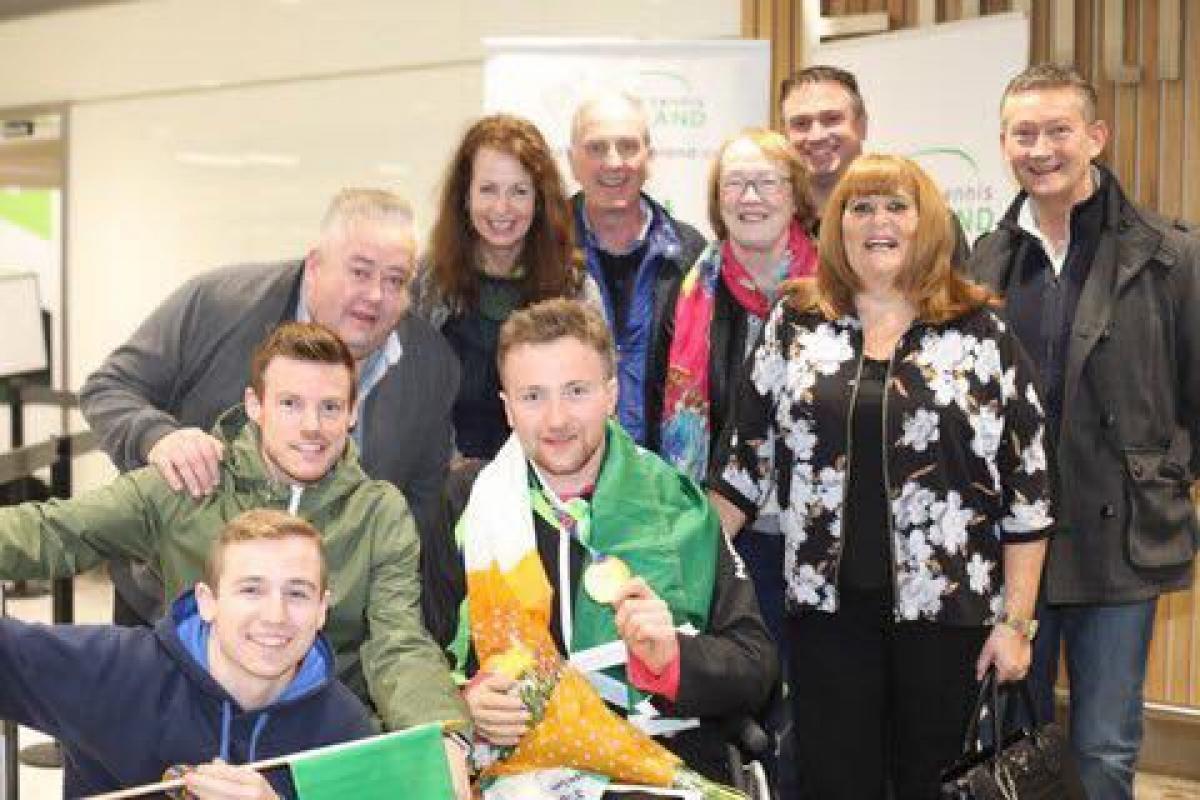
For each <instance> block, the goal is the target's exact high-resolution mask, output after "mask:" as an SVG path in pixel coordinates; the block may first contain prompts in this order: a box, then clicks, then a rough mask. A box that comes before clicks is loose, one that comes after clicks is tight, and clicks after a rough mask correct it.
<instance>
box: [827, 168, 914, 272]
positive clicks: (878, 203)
mask: <svg viewBox="0 0 1200 800" xmlns="http://www.w3.org/2000/svg"><path fill="white" fill-rule="evenodd" d="M919 219H920V215H919V214H918V213H917V203H916V200H915V199H914V198H913V196H912V195H911V194H909V193H908V192H906V191H904V190H903V189H901V190H897V191H896V192H895V193H894V194H870V195H861V196H856V197H849V198H847V199H846V206H845V209H844V210H843V211H842V242H843V244H844V246H845V248H846V261H847V262H848V263H849V264H850V268H851V269H852V270H853V271H854V273H855V274H856V275H857V276H858V278H859V280H861V281H862V284H863V287H864V288H865V289H871V288H873V287H886V288H893V287H895V286H896V284H897V278H899V277H900V275H901V274H902V273H903V272H904V270H905V268H906V267H907V266H908V263H909V259H910V258H911V257H912V255H911V253H912V249H913V240H914V239H915V237H916V233H917V223H918V222H919Z"/></svg>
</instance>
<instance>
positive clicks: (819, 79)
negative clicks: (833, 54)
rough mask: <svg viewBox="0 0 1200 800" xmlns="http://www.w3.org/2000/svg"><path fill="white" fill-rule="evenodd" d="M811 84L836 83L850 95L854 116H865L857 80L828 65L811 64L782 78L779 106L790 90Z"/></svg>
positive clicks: (846, 72)
mask: <svg viewBox="0 0 1200 800" xmlns="http://www.w3.org/2000/svg"><path fill="white" fill-rule="evenodd" d="M812 83H836V84H837V85H838V86H841V87H842V88H843V89H845V90H846V94H848V95H850V100H851V101H852V103H853V104H854V113H855V115H856V116H857V117H858V118H859V119H862V118H863V117H865V116H866V114H867V106H866V104H865V103H863V99H862V92H860V91H859V89H858V78H856V77H854V73H853V72H850V71H849V70H844V69H842V68H841V67H834V66H830V65H829V64H813V65H812V66H811V67H805V68H804V69H802V70H797V71H796V72H794V73H792V75H791V77H788V78H784V79H783V82H782V83H780V84H779V104H780V105H783V101H784V100H786V99H787V96H788V95H789V94H791V92H792V89H795V88H797V87H799V86H806V85H808V84H812Z"/></svg>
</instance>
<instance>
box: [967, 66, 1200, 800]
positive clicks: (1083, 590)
mask: <svg viewBox="0 0 1200 800" xmlns="http://www.w3.org/2000/svg"><path fill="white" fill-rule="evenodd" d="M1107 139H1108V129H1107V127H1106V125H1105V123H1104V122H1103V121H1101V120H1098V119H1097V118H1096V93H1095V90H1094V89H1093V88H1092V87H1091V86H1090V85H1089V84H1088V83H1087V82H1086V81H1084V80H1083V79H1082V78H1081V77H1080V76H1079V75H1078V74H1077V73H1076V72H1075V71H1074V70H1072V69H1070V68H1067V67H1057V66H1048V65H1046V66H1035V67H1031V68H1029V69H1027V70H1026V71H1024V72H1022V73H1021V74H1020V75H1018V76H1017V77H1015V78H1014V79H1013V80H1012V81H1011V82H1010V83H1009V85H1008V87H1007V88H1006V90H1005V93H1004V98H1003V101H1002V104H1001V144H1002V148H1003V151H1004V156H1005V158H1006V160H1007V161H1008V163H1009V166H1010V167H1011V168H1012V171H1013V173H1014V175H1015V176H1016V178H1017V181H1018V182H1019V183H1020V185H1021V189H1022V191H1021V193H1020V194H1019V195H1018V196H1017V198H1016V200H1015V201H1014V202H1013V204H1012V206H1010V208H1009V210H1008V212H1007V213H1006V214H1005V216H1004V218H1003V219H1002V220H1001V222H1000V225H999V227H998V228H997V230H996V231H994V232H993V233H991V234H989V235H987V236H986V237H984V238H983V239H981V240H980V241H979V242H978V243H977V245H976V249H975V253H974V255H973V256H972V258H971V261H970V268H971V272H972V274H973V276H974V277H975V278H976V279H978V280H981V281H983V282H985V283H987V284H989V285H990V286H992V287H993V288H995V289H997V290H998V291H1000V292H1002V293H1003V294H1004V295H1005V309H1006V315H1007V318H1008V321H1009V323H1010V324H1011V325H1012V326H1013V328H1014V330H1015V331H1016V333H1017V336H1018V337H1019V338H1020V339H1021V341H1022V343H1023V344H1024V345H1025V347H1026V349H1027V350H1028V351H1029V353H1030V355H1031V356H1032V357H1033V360H1034V362H1035V364H1036V365H1037V367H1038V369H1039V371H1040V373H1041V380H1042V386H1043V396H1044V397H1045V401H1046V417H1047V436H1048V437H1049V438H1050V441H1049V442H1048V443H1047V444H1048V445H1049V448H1048V449H1049V450H1050V451H1051V452H1052V453H1054V454H1055V457H1054V460H1053V464H1052V466H1053V467H1054V468H1055V469H1056V472H1057V481H1058V489H1059V500H1060V508H1059V513H1058V514H1057V515H1056V516H1057V517H1058V518H1059V519H1061V520H1063V523H1064V524H1063V526H1062V527H1061V529H1060V530H1059V531H1058V532H1057V534H1056V535H1055V537H1054V538H1053V539H1052V541H1051V544H1050V552H1049V555H1048V557H1047V561H1046V576H1045V580H1044V581H1043V587H1044V604H1043V606H1042V608H1041V612H1040V615H1041V630H1040V632H1039V634H1038V636H1037V639H1036V641H1035V645H1034V654H1033V668H1032V670H1031V672H1030V675H1031V680H1032V681H1033V685H1034V689H1035V691H1036V693H1037V694H1038V696H1039V704H1040V706H1041V708H1040V712H1041V714H1042V716H1043V717H1046V716H1048V715H1049V714H1051V713H1052V712H1053V694H1052V689H1053V685H1054V680H1055V677H1056V674H1057V661H1058V653H1059V646H1060V641H1062V640H1065V643H1066V658H1067V668H1068V673H1069V675H1070V688H1071V725H1070V728H1071V738H1072V744H1073V747H1074V749H1075V752H1076V756H1077V758H1078V759H1079V762H1080V771H1081V774H1082V777H1083V780H1084V784H1085V786H1086V788H1087V790H1088V795H1089V797H1094V798H1104V800H1110V799H1111V800H1120V799H1121V798H1132V797H1133V772H1134V764H1135V762H1136V760H1137V754H1138V750H1139V748H1140V746H1141V739H1142V690H1143V684H1144V682H1145V674H1146V660H1147V655H1148V648H1149V643H1150V635H1151V630H1152V627H1153V622H1154V608H1155V603H1156V600H1157V598H1158V596H1159V594H1161V593H1164V592H1170V591H1174V590H1177V589H1182V588H1185V587H1186V586H1188V585H1189V583H1190V581H1191V575H1192V560H1193V558H1194V556H1195V553H1196V548H1197V542H1198V538H1200V529H1198V527H1197V522H1196V513H1195V510H1194V508H1193V507H1192V502H1191V498H1190V495H1189V489H1190V487H1191V484H1192V482H1193V481H1194V480H1195V477H1196V474H1197V466H1198V462H1200V452H1198V449H1197V448H1198V446H1200V408H1198V407H1197V404H1198V403H1200V315H1197V313H1196V309H1197V308H1198V307H1200V242H1198V241H1197V240H1196V239H1195V238H1194V237H1192V236H1190V235H1189V234H1188V233H1187V232H1186V231H1185V230H1183V227H1182V226H1181V225H1178V224H1175V225H1173V224H1170V223H1167V222H1166V221H1164V220H1162V219H1160V218H1158V217H1156V216H1154V215H1153V214H1151V213H1149V212H1146V211H1142V210H1139V209H1137V208H1135V207H1134V206H1133V205H1132V204H1131V203H1130V202H1129V200H1128V199H1127V198H1126V197H1125V195H1124V193H1123V192H1122V190H1121V187H1120V185H1119V184H1118V182H1117V179H1116V177H1115V176H1114V175H1113V174H1112V173H1111V172H1109V171H1108V170H1106V169H1105V168H1103V167H1101V166H1099V165H1097V164H1095V163H1093V160H1094V159H1095V158H1096V157H1097V156H1099V155H1100V153H1101V152H1102V151H1103V149H1104V146H1105V144H1106V142H1107Z"/></svg>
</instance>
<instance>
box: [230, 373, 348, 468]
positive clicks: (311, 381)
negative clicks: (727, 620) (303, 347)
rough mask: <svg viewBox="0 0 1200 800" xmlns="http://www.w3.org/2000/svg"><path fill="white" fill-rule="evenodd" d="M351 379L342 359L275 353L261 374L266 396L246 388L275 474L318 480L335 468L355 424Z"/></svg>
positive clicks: (250, 410) (248, 411)
mask: <svg viewBox="0 0 1200 800" xmlns="http://www.w3.org/2000/svg"><path fill="white" fill-rule="evenodd" d="M353 380H354V376H353V375H352V374H351V373H350V371H349V370H348V369H346V367H344V366H342V365H341V364H322V363H317V362H312V361H301V360H299V359H295V358H288V357H286V356H277V357H275V358H273V359H271V361H270V363H269V364H267V368H266V370H265V371H264V373H263V387H264V388H263V396H262V397H259V396H258V394H257V393H256V392H255V391H254V389H253V388H252V387H251V388H247V389H246V396H245V402H246V414H247V415H248V416H249V417H250V419H252V420H253V421H254V422H256V423H257V424H258V427H259V431H260V438H261V454H262V458H263V462H264V463H265V465H266V468H267V471H268V473H269V474H270V475H271V477H272V478H273V479H275V480H277V481H280V482H283V483H290V484H293V485H304V484H308V483H315V482H316V481H319V480H320V479H321V478H323V477H325V474H326V473H327V472H329V470H331V469H332V468H333V465H334V464H335V463H336V462H337V460H338V459H339V458H341V456H342V453H343V451H345V449H346V437H347V436H348V435H349V431H350V428H351V426H352V425H353V424H354V409H353V407H352V405H351V386H352V381H353Z"/></svg>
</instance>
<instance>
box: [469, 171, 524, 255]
mask: <svg viewBox="0 0 1200 800" xmlns="http://www.w3.org/2000/svg"><path fill="white" fill-rule="evenodd" d="M467 191H468V197H467V211H468V212H469V213H470V215H471V227H472V228H474V230H475V234H476V236H477V237H478V240H479V249H480V251H481V253H480V254H481V255H482V256H483V260H484V264H485V265H486V264H497V265H505V266H508V267H511V266H512V265H513V264H514V263H515V262H516V259H517V258H518V256H519V255H520V251H521V246H522V245H523V244H524V243H525V235H526V234H527V233H529V226H530V225H531V224H532V223H533V215H534V207H535V206H536V204H537V190H536V189H535V188H534V183H533V178H532V177H531V176H530V174H529V172H528V171H527V170H526V169H525V167H523V166H521V162H520V161H518V160H517V159H516V158H514V157H513V156H511V155H509V154H508V153H502V152H500V151H499V150H496V149H494V148H491V147H481V148H479V150H478V151H476V153H475V158H474V160H473V161H472V164H471V184H470V187H469V188H468V190H467Z"/></svg>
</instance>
